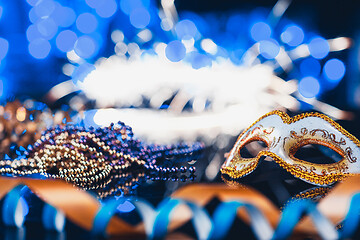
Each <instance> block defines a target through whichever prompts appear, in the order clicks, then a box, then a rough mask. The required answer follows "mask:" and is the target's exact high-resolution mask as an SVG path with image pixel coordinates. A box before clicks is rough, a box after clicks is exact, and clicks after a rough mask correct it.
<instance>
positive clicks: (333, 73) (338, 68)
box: [323, 58, 346, 83]
mask: <svg viewBox="0 0 360 240" xmlns="http://www.w3.org/2000/svg"><path fill="white" fill-rule="evenodd" d="M345 71H346V69H345V64H344V63H343V62H342V61H341V60H339V59H337V58H334V59H330V60H328V61H327V62H326V63H325V65H324V69H323V73H324V76H325V77H326V79H327V80H328V81H330V82H334V83H337V82H339V81H340V80H341V79H342V78H343V77H344V75H345Z"/></svg>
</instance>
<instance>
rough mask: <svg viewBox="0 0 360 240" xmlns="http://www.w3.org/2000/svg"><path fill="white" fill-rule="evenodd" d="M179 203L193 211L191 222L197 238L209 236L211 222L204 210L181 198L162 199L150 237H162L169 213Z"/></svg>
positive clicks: (165, 231) (167, 223)
mask: <svg viewBox="0 0 360 240" xmlns="http://www.w3.org/2000/svg"><path fill="white" fill-rule="evenodd" d="M179 205H186V206H187V207H188V208H189V209H190V210H191V212H192V213H193V217H192V222H193V225H194V228H195V231H196V234H197V238H198V239H207V238H208V237H209V234H210V231H211V227H212V222H211V220H210V217H209V215H208V213H207V211H206V210H204V209H203V208H201V207H199V206H197V205H196V204H194V203H192V202H189V201H185V200H182V199H169V200H167V201H164V202H163V203H162V204H161V206H160V207H159V210H158V214H157V216H156V218H155V222H154V228H153V232H152V235H151V238H152V239H163V238H164V237H165V235H166V233H167V228H168V225H169V222H170V216H171V213H172V212H173V211H174V209H175V208H176V207H178V206H179Z"/></svg>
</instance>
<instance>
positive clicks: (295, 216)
mask: <svg viewBox="0 0 360 240" xmlns="http://www.w3.org/2000/svg"><path fill="white" fill-rule="evenodd" d="M23 189H24V185H22V184H21V185H18V186H16V187H14V188H13V189H12V190H11V191H10V192H8V193H7V195H6V197H5V199H4V202H3V206H2V220H3V222H4V224H5V225H6V226H15V227H21V226H22V225H23V222H24V218H25V213H24V212H23V211H21V209H22V208H21V206H22V204H23V203H22V201H24V199H22V192H23V191H22V190H23ZM125 201H130V202H131V203H132V204H133V205H134V206H135V210H137V211H138V213H139V215H140V216H141V218H142V221H143V223H144V225H145V231H146V235H147V236H148V237H149V238H151V239H162V238H165V236H166V234H167V231H168V225H169V223H170V220H171V215H172V213H173V212H174V210H175V209H176V208H177V207H178V206H179V205H185V206H187V207H188V208H189V209H190V210H191V212H192V223H193V225H194V229H195V232H196V234H197V238H199V239H222V238H225V237H226V235H227V234H228V231H229V230H230V227H231V225H232V224H233V221H234V219H235V218H236V213H237V210H238V209H239V208H245V210H246V211H247V213H248V214H249V217H250V225H251V227H252V229H253V232H254V234H255V236H256V237H257V238H258V239H286V238H288V237H289V236H290V234H291V233H292V232H293V230H294V228H295V226H296V225H297V224H298V222H299V221H300V220H301V218H302V217H303V216H304V215H308V216H309V217H310V218H311V219H312V221H313V223H314V225H315V227H316V229H317V230H318V232H319V234H320V236H321V237H322V238H323V239H338V238H342V239H344V238H351V237H352V235H353V234H354V233H355V231H356V230H357V228H358V226H359V223H360V217H359V213H360V193H357V194H354V195H353V196H352V198H351V201H350V206H349V210H348V213H347V215H346V217H345V219H344V221H343V228H342V229H340V230H338V231H337V230H336V229H335V227H334V226H333V224H332V223H331V222H330V221H329V219H327V218H326V217H325V216H324V215H322V214H321V213H320V212H319V211H318V210H317V208H316V204H315V203H313V202H312V201H310V200H308V199H300V200H297V201H294V202H290V203H289V204H288V205H287V206H286V207H285V209H284V211H283V213H282V215H281V218H280V222H279V224H278V226H277V228H276V229H275V231H274V230H273V229H272V228H271V226H270V225H269V223H268V221H267V219H266V218H265V217H264V216H263V215H262V213H261V211H260V210H259V209H258V208H256V207H255V206H254V205H252V204H249V203H247V202H244V201H229V202H222V203H221V204H220V205H219V206H218V207H217V208H216V209H215V212H214V215H213V218H211V217H210V216H209V214H208V212H207V211H206V209H204V208H203V207H201V206H198V205H196V204H195V203H192V202H189V201H186V200H183V199H168V200H164V201H163V202H162V203H161V204H160V205H159V207H158V208H157V209H155V208H153V206H152V205H151V204H149V203H148V202H146V201H145V200H139V199H134V198H131V199H129V198H124V197H121V198H119V199H114V200H110V201H106V202H104V203H103V205H102V206H101V208H100V209H99V211H98V213H97V215H96V216H95V219H94V221H93V229H92V233H93V234H94V235H96V236H100V235H102V236H103V235H104V234H105V232H106V228H107V226H108V224H109V222H110V219H111V217H112V216H113V215H114V214H115V213H116V211H117V208H118V206H119V204H123V203H124V202H125ZM43 212H44V213H43V214H44V215H43V223H44V227H45V228H46V229H50V230H57V231H61V230H62V227H63V225H61V224H60V225H58V226H56V223H55V219H56V214H58V213H59V212H58V210H57V209H56V208H53V207H51V206H50V205H46V207H45V208H44V211H43ZM46 224H48V225H49V226H46ZM59 226H60V227H59ZM61 226H62V227H61Z"/></svg>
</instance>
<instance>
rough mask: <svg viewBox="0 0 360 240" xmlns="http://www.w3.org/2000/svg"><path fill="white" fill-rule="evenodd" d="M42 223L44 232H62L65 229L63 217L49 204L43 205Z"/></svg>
mask: <svg viewBox="0 0 360 240" xmlns="http://www.w3.org/2000/svg"><path fill="white" fill-rule="evenodd" d="M42 223H43V226H44V228H45V229H46V230H50V231H56V232H62V231H63V230H64V227H65V216H64V214H63V213H62V212H60V211H59V210H57V209H56V208H54V207H53V206H51V205H49V204H45V206H44V208H43V213H42Z"/></svg>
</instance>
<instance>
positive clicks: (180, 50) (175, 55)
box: [165, 40, 186, 62]
mask: <svg viewBox="0 0 360 240" xmlns="http://www.w3.org/2000/svg"><path fill="white" fill-rule="evenodd" d="M165 55H166V57H167V59H169V60H170V61H172V62H179V61H181V60H182V59H183V58H184V57H185V55H186V48H185V46H184V44H182V42H180V41H178V40H175V41H172V42H169V44H168V45H167V46H166V48H165Z"/></svg>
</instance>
